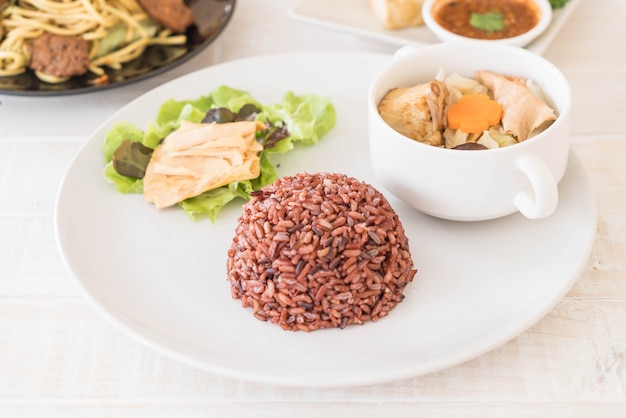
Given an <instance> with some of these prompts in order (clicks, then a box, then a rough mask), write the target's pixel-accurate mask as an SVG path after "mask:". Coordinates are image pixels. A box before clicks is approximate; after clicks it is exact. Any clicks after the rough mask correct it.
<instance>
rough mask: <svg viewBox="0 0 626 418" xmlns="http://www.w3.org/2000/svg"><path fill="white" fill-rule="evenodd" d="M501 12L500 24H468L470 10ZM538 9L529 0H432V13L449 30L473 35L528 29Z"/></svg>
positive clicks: (516, 32) (493, 35) (494, 35)
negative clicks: (494, 26) (488, 26)
mask: <svg viewBox="0 0 626 418" xmlns="http://www.w3.org/2000/svg"><path fill="white" fill-rule="evenodd" d="M494 11H495V12H498V13H500V14H501V15H502V20H503V21H504V27H503V28H502V29H501V30H496V31H487V30H484V29H479V28H476V27H474V26H472V25H470V17H471V15H472V13H478V14H487V13H491V12H494ZM540 14H541V11H540V10H539V7H537V5H536V4H535V3H534V2H532V1H530V0H447V1H446V0H444V1H441V2H438V3H435V6H434V7H433V17H434V18H435V20H436V21H437V23H439V25H441V26H443V27H444V28H445V29H447V30H449V31H450V32H453V33H456V34H457V35H462V36H467V37H470V38H477V39H503V38H511V37H514V36H518V35H521V34H523V33H525V32H528V31H529V30H530V29H532V28H533V27H535V26H536V25H537V23H538V22H539V17H540Z"/></svg>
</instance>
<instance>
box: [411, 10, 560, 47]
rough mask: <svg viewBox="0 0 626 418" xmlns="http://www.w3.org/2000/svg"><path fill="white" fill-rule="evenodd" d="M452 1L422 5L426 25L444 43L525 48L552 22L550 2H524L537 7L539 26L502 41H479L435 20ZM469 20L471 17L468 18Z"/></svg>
mask: <svg viewBox="0 0 626 418" xmlns="http://www.w3.org/2000/svg"><path fill="white" fill-rule="evenodd" d="M449 1H450V0H425V1H424V3H423V5H422V17H423V19H424V24H425V25H426V26H427V27H428V28H429V29H430V30H431V31H432V32H433V33H434V34H435V36H437V38H439V40H441V41H443V42H457V43H464V44H465V43H488V44H505V45H511V46H518V47H525V46H527V45H528V44H530V43H531V42H533V41H534V40H535V39H536V38H537V37H538V36H539V35H541V34H542V33H543V32H544V31H545V30H546V29H547V28H548V26H549V25H550V23H551V21H552V6H551V5H550V2H549V1H548V0H523V1H526V2H528V3H531V4H533V5H534V6H535V8H536V10H537V11H538V13H539V20H538V22H537V24H536V25H535V26H534V27H532V28H531V29H530V30H527V31H526V32H524V33H522V34H520V35H517V36H513V37H508V38H502V39H479V38H473V37H468V36H464V35H461V34H458V33H455V32H452V31H450V30H448V29H446V28H444V27H443V26H442V25H440V24H439V23H438V22H437V20H436V19H435V16H434V13H435V11H436V10H437V8H438V7H439V6H440V4H441V3H442V2H449ZM468 19H469V17H468Z"/></svg>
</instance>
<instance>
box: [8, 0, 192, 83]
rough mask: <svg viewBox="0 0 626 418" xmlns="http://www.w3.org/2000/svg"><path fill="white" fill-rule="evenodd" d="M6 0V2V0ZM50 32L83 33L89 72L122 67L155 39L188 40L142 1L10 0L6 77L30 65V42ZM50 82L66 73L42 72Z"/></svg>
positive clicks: (42, 76)
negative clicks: (160, 20) (156, 17)
mask: <svg viewBox="0 0 626 418" xmlns="http://www.w3.org/2000/svg"><path fill="white" fill-rule="evenodd" d="M0 3H2V2H1V1H0ZM44 33H50V34H54V35H66V36H79V37H82V39H84V40H85V41H87V43H88V45H89V71H91V72H92V73H94V74H96V75H102V74H104V69H103V67H105V66H107V67H110V68H113V69H119V68H120V67H121V65H122V64H123V63H125V62H128V61H130V60H132V59H134V58H136V57H137V56H139V55H141V53H142V52H143V51H144V50H145V48H146V47H147V46H149V45H154V44H184V43H185V42H186V37H185V35H182V34H174V33H172V31H171V30H169V29H167V28H164V27H163V26H162V25H160V24H159V23H157V22H155V21H154V20H153V19H151V18H150V16H148V14H146V12H145V11H144V9H143V8H142V7H141V6H140V5H139V4H138V3H137V1H136V0H9V2H8V3H7V4H6V5H5V7H4V9H3V10H2V12H1V14H0V76H11V75H17V74H20V73H23V72H25V71H27V70H28V63H29V60H30V57H31V56H30V54H31V49H30V48H29V45H28V44H29V42H31V41H32V40H33V39H35V38H38V37H40V36H41V35H42V34H44ZM37 76H38V77H40V78H41V79H42V80H45V81H47V82H58V81H63V80H64V79H66V77H65V78H63V77H55V76H53V75H50V74H41V73H37Z"/></svg>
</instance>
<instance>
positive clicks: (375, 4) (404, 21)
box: [369, 0, 424, 29]
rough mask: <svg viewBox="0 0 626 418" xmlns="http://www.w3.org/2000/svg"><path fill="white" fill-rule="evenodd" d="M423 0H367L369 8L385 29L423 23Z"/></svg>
mask: <svg viewBox="0 0 626 418" xmlns="http://www.w3.org/2000/svg"><path fill="white" fill-rule="evenodd" d="M422 3H424V0H369V5H370V10H371V11H372V13H373V14H374V16H375V17H376V18H377V19H378V20H379V21H380V22H381V23H382V25H383V26H384V27H385V28H386V29H402V28H407V27H411V26H420V25H422V24H424V20H423V19H422Z"/></svg>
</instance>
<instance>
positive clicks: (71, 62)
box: [28, 33, 89, 77]
mask: <svg viewBox="0 0 626 418" xmlns="http://www.w3.org/2000/svg"><path fill="white" fill-rule="evenodd" d="M30 52H31V57H30V61H29V63H28V67H29V68H31V69H33V70H35V71H40V72H42V73H45V74H49V75H53V76H56V77H72V76H75V75H81V74H85V73H86V72H87V70H88V69H89V46H88V45H87V41H85V40H84V39H83V38H81V37H80V36H64V35H53V34H50V33H44V34H43V35H41V36H40V37H38V38H35V39H34V40H33V41H32V42H31V43H30Z"/></svg>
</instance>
